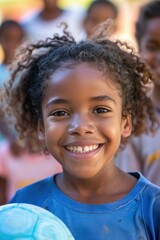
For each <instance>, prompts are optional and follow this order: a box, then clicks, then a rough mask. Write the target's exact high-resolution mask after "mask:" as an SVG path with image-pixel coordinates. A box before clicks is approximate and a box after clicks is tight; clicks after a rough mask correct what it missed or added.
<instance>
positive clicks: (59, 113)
mask: <svg viewBox="0 0 160 240" xmlns="http://www.w3.org/2000/svg"><path fill="white" fill-rule="evenodd" d="M62 113H63V114H62ZM51 115H52V116H55V117H63V116H68V115H69V113H68V112H67V111H65V110H57V111H54V112H52V113H51Z"/></svg>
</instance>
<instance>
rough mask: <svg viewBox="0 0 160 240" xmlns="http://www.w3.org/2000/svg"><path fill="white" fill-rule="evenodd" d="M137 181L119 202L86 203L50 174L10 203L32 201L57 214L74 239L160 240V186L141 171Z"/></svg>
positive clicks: (27, 188) (18, 193)
mask: <svg viewBox="0 0 160 240" xmlns="http://www.w3.org/2000/svg"><path fill="white" fill-rule="evenodd" d="M132 175H134V176H135V177H136V178H137V179H138V181H137V183H136V185H135V186H134V187H133V189H132V190H131V191H130V192H129V193H128V194H127V195H126V196H125V197H123V198H121V199H120V200H118V201H115V202H111V203H106V204H105V203H104V204H85V203H80V202H77V201H74V200H73V199H71V198H69V197H68V196H66V195H65V194H64V193H63V192H62V191H61V190H60V189H59V188H58V187H57V186H56V184H55V181H54V178H53V177H49V178H47V179H44V180H42V181H39V182H37V183H34V184H32V185H29V186H27V187H25V188H23V189H21V190H19V191H17V193H16V194H15V196H14V197H13V198H12V200H11V201H10V203H15V202H16V203H30V204H34V205H37V206H40V207H42V208H45V209H47V210H48V211H50V212H52V213H54V214H55V215H56V216H57V217H59V218H60V219H61V220H62V221H63V222H64V223H65V224H66V225H67V227H68V228H69V229H70V231H71V232H72V234H73V236H74V238H75V240H83V239H85V240H106V239H107V240H117V239H118V240H140V239H141V240H160V188H159V187H157V186H155V185H153V184H152V183H150V182H149V181H148V180H147V179H146V178H145V177H143V176H142V175H141V174H140V173H132Z"/></svg>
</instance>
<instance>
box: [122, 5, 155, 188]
mask: <svg viewBox="0 0 160 240" xmlns="http://www.w3.org/2000/svg"><path fill="white" fill-rule="evenodd" d="M136 39H137V43H138V47H139V52H140V55H141V57H142V58H143V59H144V61H145V62H146V63H147V64H148V65H149V66H150V68H151V70H152V72H153V74H154V75H155V81H154V86H153V91H152V93H151V99H152V101H153V104H154V109H155V113H156V115H157V118H158V119H159V120H160V1H151V2H150V3H147V4H145V5H144V6H142V8H141V9H140V12H139V16H138V20H137V24H136ZM128 158H129V161H128ZM117 164H118V165H119V167H121V168H122V169H123V170H125V171H133V170H139V171H141V172H142V173H143V175H144V176H145V177H147V178H148V179H149V180H150V181H151V182H153V183H154V184H157V185H158V186H160V174H159V172H160V128H159V129H158V131H157V132H156V133H155V134H154V135H153V134H141V135H140V136H138V137H134V138H132V140H131V141H130V143H129V144H128V145H127V147H126V148H125V149H124V150H123V151H122V152H121V153H120V155H119V156H118V159H117Z"/></svg>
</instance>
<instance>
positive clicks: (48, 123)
mask: <svg viewBox="0 0 160 240" xmlns="http://www.w3.org/2000/svg"><path fill="white" fill-rule="evenodd" d="M42 115H43V125H41V124H39V134H40V138H44V139H45V143H46V146H47V148H48V151H49V152H50V153H51V154H52V155H53V156H54V157H55V158H56V159H57V160H58V162H59V163H60V164H61V165H62V167H63V169H64V172H67V174H69V175H70V176H74V177H76V178H83V179H87V178H91V177H95V176H96V175H98V174H99V173H100V172H105V170H106V169H107V170H108V171H110V169H111V167H113V166H114V163H113V158H114V155H115V153H116V152H117V150H118V148H119V145H120V141H121V137H122V136H124V137H127V136H129V135H130V132H131V121H130V119H129V118H127V119H122V99H121V98H120V96H119V93H118V91H117V89H116V88H115V87H114V86H113V84H112V80H111V79H110V78H109V77H108V78H106V77H104V75H103V74H102V72H100V71H98V70H96V68H95V67H94V66H91V65H89V64H86V63H81V64H77V65H74V66H72V67H68V68H67V67H62V68H61V69H58V70H57V71H56V72H55V73H54V74H53V76H52V77H51V79H50V80H49V82H48V86H47V88H46V92H45V96H44V98H43V102H42Z"/></svg>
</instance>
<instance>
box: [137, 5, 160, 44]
mask: <svg viewBox="0 0 160 240" xmlns="http://www.w3.org/2000/svg"><path fill="white" fill-rule="evenodd" d="M156 17H160V1H151V2H149V3H147V4H145V5H143V6H142V7H141V8H140V11H139V16H138V20H137V22H136V29H135V37H136V40H137V42H138V45H139V46H140V42H141V39H142V37H143V35H144V33H145V31H146V26H147V23H148V21H149V20H151V19H153V18H156Z"/></svg>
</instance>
